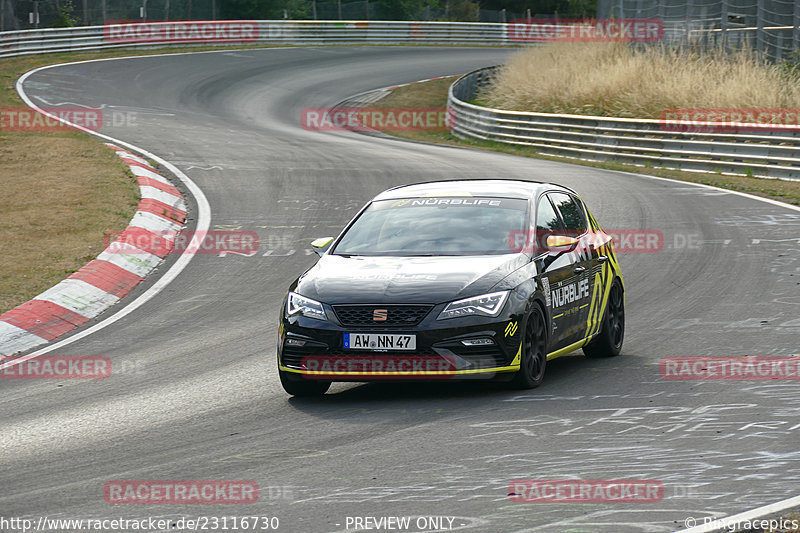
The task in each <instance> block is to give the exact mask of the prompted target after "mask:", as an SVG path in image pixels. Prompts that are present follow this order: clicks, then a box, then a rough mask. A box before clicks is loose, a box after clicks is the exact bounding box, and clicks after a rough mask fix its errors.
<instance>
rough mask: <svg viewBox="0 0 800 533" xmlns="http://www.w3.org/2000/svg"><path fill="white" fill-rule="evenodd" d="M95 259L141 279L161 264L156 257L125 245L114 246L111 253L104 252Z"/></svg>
mask: <svg viewBox="0 0 800 533" xmlns="http://www.w3.org/2000/svg"><path fill="white" fill-rule="evenodd" d="M97 259H99V260H101V261H108V262H109V263H113V264H115V265H117V266H118V267H120V268H122V269H125V270H127V271H128V272H132V273H133V274H135V275H137V276H140V277H142V278H144V277H146V276H147V274H148V273H149V272H150V271H151V270H153V269H154V268H155V267H156V265H158V264H159V263H160V262H161V258H160V257H158V256H157V255H153V254H151V253H149V252H146V251H144V250H140V249H139V248H136V247H134V246H131V245H129V244H125V243H118V244H115V245H114V249H113V251H108V250H106V251H104V252H103V253H101V254H100V255H98V256H97Z"/></svg>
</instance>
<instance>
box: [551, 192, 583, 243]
mask: <svg viewBox="0 0 800 533" xmlns="http://www.w3.org/2000/svg"><path fill="white" fill-rule="evenodd" d="M549 196H550V198H552V200H553V204H555V206H556V208H557V209H558V211H559V212H560V213H561V218H562V219H563V220H564V225H565V226H566V228H567V232H568V233H570V234H573V233H574V234H575V235H576V236H577V235H580V234H582V233H585V232H586V215H585V214H584V213H583V207H581V206H580V205H579V203H578V202H577V201H576V200H575V199H574V198H572V196H570V195H568V194H563V193H560V192H556V193H551V194H550V195H549Z"/></svg>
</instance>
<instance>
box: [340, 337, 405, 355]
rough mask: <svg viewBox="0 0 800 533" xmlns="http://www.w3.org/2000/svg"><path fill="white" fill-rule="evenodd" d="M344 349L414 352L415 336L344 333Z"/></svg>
mask: <svg viewBox="0 0 800 533" xmlns="http://www.w3.org/2000/svg"><path fill="white" fill-rule="evenodd" d="M344 347H345V348H346V349H348V350H409V351H410V350H416V349H417V336H416V335H391V334H384V333H345V334H344Z"/></svg>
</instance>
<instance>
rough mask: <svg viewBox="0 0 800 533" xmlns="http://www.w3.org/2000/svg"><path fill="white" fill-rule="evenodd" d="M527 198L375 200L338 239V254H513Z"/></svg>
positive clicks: (336, 251) (521, 226)
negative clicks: (512, 245) (511, 247)
mask: <svg viewBox="0 0 800 533" xmlns="http://www.w3.org/2000/svg"><path fill="white" fill-rule="evenodd" d="M527 209H528V201H527V200H522V199H516V198H476V197H455V198H409V199H404V200H380V201H377V202H373V203H372V204H370V206H369V207H368V208H367V209H366V210H365V211H364V212H363V213H362V214H361V216H360V217H359V218H358V220H356V221H355V223H354V224H353V225H352V226H351V227H350V229H348V230H347V233H345V235H344V236H343V237H342V239H341V241H339V244H338V245H337V246H336V249H335V250H334V251H333V253H334V254H342V255H394V256H414V255H486V254H508V253H513V252H512V250H511V249H510V247H509V239H510V238H511V236H513V235H514V232H519V231H520V228H524V227H525V221H526V215H527Z"/></svg>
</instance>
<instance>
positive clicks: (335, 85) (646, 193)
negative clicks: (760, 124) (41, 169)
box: [0, 47, 800, 533]
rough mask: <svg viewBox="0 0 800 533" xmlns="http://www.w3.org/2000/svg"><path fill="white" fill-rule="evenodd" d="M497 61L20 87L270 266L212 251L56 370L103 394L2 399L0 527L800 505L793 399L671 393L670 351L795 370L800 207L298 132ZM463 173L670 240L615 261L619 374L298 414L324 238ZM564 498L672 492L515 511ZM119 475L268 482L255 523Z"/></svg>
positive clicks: (296, 53)
mask: <svg viewBox="0 0 800 533" xmlns="http://www.w3.org/2000/svg"><path fill="white" fill-rule="evenodd" d="M507 53H509V52H508V50H503V49H488V48H482V49H477V48H452V47H449V48H410V47H397V48H380V47H378V48H358V47H337V48H322V47H316V48H286V49H265V50H246V51H237V52H217V53H202V54H192V55H173V56H161V57H159V56H155V57H147V58H133V59H124V60H116V61H102V62H93V63H84V64H75V65H68V66H64V67H58V68H54V69H50V70H45V71H42V72H39V73H36V74H34V75H32V76H30V77H29V78H28V80H27V81H26V82H25V90H26V92H27V94H28V96H30V97H31V98H32V99H33V100H34V101H35V102H37V103H39V104H40V105H75V104H80V105H85V106H90V107H102V108H103V109H104V110H105V111H106V112H108V111H109V110H111V111H112V112H119V113H128V114H129V115H128V116H129V117H133V119H134V120H132V121H130V120H129V121H128V122H127V123H125V124H119V125H117V126H116V127H114V126H113V125H112V126H110V127H105V128H104V129H103V133H106V134H108V135H111V136H113V137H115V138H118V139H121V140H123V141H126V142H130V143H133V144H135V145H136V146H139V147H141V148H144V149H147V150H149V151H151V152H153V153H155V154H158V155H159V156H161V157H163V158H164V159H166V160H168V161H170V162H172V163H174V164H175V165H177V166H178V167H179V168H180V169H181V170H182V171H184V172H185V173H186V174H187V175H189V176H190V177H191V178H192V180H194V181H195V182H196V183H197V184H198V185H199V186H200V187H201V188H202V190H203V191H204V193H205V195H206V196H207V197H208V200H209V203H210V205H211V211H212V220H211V228H212V229H242V230H253V231H256V232H258V234H259V238H260V242H261V248H260V251H259V253H258V254H256V255H255V256H251V257H245V256H241V255H234V254H227V255H224V256H222V257H220V256H219V255H217V254H202V255H197V256H196V257H194V259H192V261H191V262H190V263H189V265H188V267H187V268H186V269H185V270H184V271H183V273H182V274H181V275H180V276H179V277H178V278H177V279H176V280H175V281H173V282H172V283H171V284H170V285H168V286H167V288H166V289H165V290H163V291H162V292H160V293H159V294H158V295H157V296H156V297H155V298H153V299H151V300H150V301H149V302H147V303H146V304H145V305H144V306H142V307H141V308H139V309H137V310H136V311H134V312H133V313H131V314H130V315H128V316H127V317H125V318H123V319H122V320H120V321H118V322H116V323H114V324H113V325H111V326H109V327H107V328H105V329H102V330H100V331H99V332H97V333H95V334H93V335H90V336H88V337H86V338H83V339H81V340H78V341H76V342H75V343H73V344H71V345H69V346H67V347H66V348H64V349H62V350H59V351H58V352H57V353H59V354H65V355H105V356H109V357H110V358H111V359H112V361H113V364H114V368H117V369H120V371H118V372H115V373H114V374H113V375H112V376H111V377H110V378H108V379H104V380H72V381H60V382H59V381H54V380H4V381H3V382H2V383H0V387H2V392H1V393H0V421H1V422H0V428H2V430H1V431H0V450H2V453H0V487H2V491H0V515H3V516H5V517H28V518H33V519H37V518H38V517H39V516H47V517H48V518H50V519H52V518H58V517H60V518H84V519H85V518H103V517H109V518H111V517H123V518H125V517H128V518H145V517H148V516H153V517H168V518H175V519H177V518H179V517H181V516H186V517H197V516H209V517H210V516H218V517H221V516H229V517H231V516H244V515H248V516H276V517H278V518H279V519H280V529H279V531H286V532H299V533H302V532H312V533H316V532H337V531H346V530H348V529H347V525H348V524H349V523H348V521H347V517H365V516H372V517H385V516H412V517H420V516H425V517H450V518H453V517H455V520H454V521H453V525H452V527H453V528H454V529H460V530H470V531H481V532H484V531H485V532H520V531H537V532H539V531H541V532H560V531H573V532H578V531H592V532H596V531H608V532H615V533H616V532H624V531H647V532H659V531H672V530H674V529H679V528H681V527H682V526H683V524H684V520H685V519H686V518H687V517H697V518H698V519H699V520H702V517H704V516H712V515H714V516H721V515H724V514H730V513H733V512H737V511H742V510H745V509H749V508H752V507H756V506H760V505H764V504H766V503H770V502H773V501H776V500H781V499H784V498H788V497H790V496H794V495H796V494H797V493H798V492H800V491H798V484H797V480H798V479H800V451H798V446H797V442H798V441H800V439H798V435H800V419H798V416H797V413H798V408H800V394H798V385H797V383H798V382H797V381H789V380H773V381H703V382H698V381H667V380H664V379H662V378H661V377H660V374H659V360H660V358H662V357H667V356H703V355H706V356H707V355H719V356H741V355H760V356H788V355H791V354H796V353H798V351H800V350H798V345H799V344H800V343H799V342H798V339H799V338H800V318H798V316H800V241H799V240H798V238H797V235H798V230H799V229H800V212H798V211H795V210H791V209H788V208H785V207H781V206H778V205H773V204H770V203H766V202H762V201H756V200H753V199H750V198H746V197H742V196H739V195H735V194H731V193H726V192H720V191H717V190H713V189H706V188H700V187H694V186H690V185H687V184H681V183H676V182H670V181H665V180H657V179H652V178H646V177H642V176H636V175H629V174H622V173H616V172H611V171H604V170H599V169H591V168H587V167H581V166H576V165H569V164H562V163H555V162H548V161H538V160H533V159H526V158H521V157H515V156H510V155H503V154H498V153H490V152H483V151H475V150H467V149H459V148H450V147H443V146H430V145H424V144H419V143H412V142H406V141H399V140H392V139H385V138H381V137H374V136H367V135H361V134H358V133H351V132H315V131H307V130H304V129H302V128H301V126H300V113H301V110H302V109H303V108H305V107H324V106H331V105H334V104H336V103H338V102H340V101H342V100H344V99H346V98H348V97H349V96H351V95H354V94H356V93H359V92H362V91H367V90H371V89H375V88H379V87H384V86H389V85H394V84H399V83H406V82H411V81H414V80H418V79H423V78H430V77H434V76H441V75H447V74H457V73H463V72H467V71H469V70H472V69H475V68H478V67H482V66H488V65H492V64H497V63H500V62H502V60H503V58H504V57H505V56H506V54H507ZM465 177H466V178H477V177H513V178H526V179H533V180H548V181H555V182H558V183H561V184H564V185H567V186H569V187H573V188H575V189H576V190H577V191H578V192H579V193H580V194H581V196H582V197H583V198H584V199H585V200H586V201H587V203H588V205H589V206H590V208H591V209H592V211H593V212H594V214H595V216H596V217H597V219H598V221H599V222H600V223H601V224H602V225H603V226H604V227H605V228H607V229H652V230H658V231H660V232H662V234H663V237H664V239H663V249H662V250H661V251H659V252H654V253H627V254H621V262H622V267H623V272H624V274H625V276H626V285H627V295H626V297H627V333H626V339H625V346H624V348H623V355H621V356H620V357H617V358H614V359H609V360H588V359H585V358H583V356H582V355H581V354H580V353H579V352H578V353H576V354H574V356H569V357H565V358H562V359H558V360H556V361H553V362H552V363H550V364H548V369H547V375H546V377H545V383H544V384H543V386H542V387H540V388H539V389H536V390H533V391H527V392H525V393H520V392H514V391H508V390H504V389H503V388H501V387H499V386H497V385H491V384H487V383H484V382H477V383H476V382H467V383H460V384H458V383H447V384H399V385H394V384H392V385H388V384H370V385H358V384H350V385H344V384H338V385H334V387H332V389H331V391H330V392H329V393H328V394H327V395H325V396H324V397H323V398H321V399H311V400H308V399H291V398H290V397H289V396H287V395H286V394H285V393H284V391H283V390H282V388H281V386H280V383H279V381H278V377H277V373H276V361H275V344H276V338H277V313H278V309H279V307H280V303H281V301H282V299H283V298H284V296H285V292H286V288H287V286H288V284H289V283H290V282H291V280H292V279H293V278H294V277H296V276H297V275H298V274H299V273H301V272H302V271H303V270H304V269H305V268H307V267H309V266H310V265H312V264H313V262H314V258H315V256H314V255H310V252H308V251H307V250H308V249H309V247H308V245H307V243H308V242H309V241H310V240H312V239H313V238H316V237H321V236H326V235H334V234H336V233H337V231H338V230H339V229H340V228H341V227H342V225H343V224H344V223H345V222H346V221H347V220H348V219H349V218H350V217H351V216H352V215H353V214H354V213H355V211H356V210H357V209H358V208H359V207H360V206H361V205H363V203H364V202H366V201H367V200H368V199H369V198H371V197H372V196H373V195H374V194H376V193H377V192H379V191H381V190H383V189H385V188H388V187H390V186H394V185H400V184H406V183H413V182H417V181H425V180H438V179H457V178H465ZM64 179H69V175H68V173H65V176H64ZM134 297H135V296H134ZM130 299H132V298H129V300H130ZM54 353H55V352H54ZM561 478H581V479H642V480H658V481H660V482H662V483H663V485H664V497H663V499H662V500H661V501H660V502H657V503H647V504H644V503H627V504H619V503H618V504H612V503H581V504H576V503H524V504H523V503H514V502H512V501H510V499H509V497H508V488H509V482H510V481H512V480H514V479H561ZM112 480H254V481H256V482H257V483H258V484H259V486H260V488H261V495H260V499H259V501H258V502H257V503H255V504H251V505H214V506H202V505H110V504H108V503H106V501H105V500H104V497H103V487H104V484H105V483H106V482H108V481H112ZM351 523H352V522H350V524H351ZM413 523H414V522H413V521H412V524H413ZM349 530H350V531H353V528H352V525H351V527H350V529H349ZM173 531H175V529H173ZM411 531H419V529H411Z"/></svg>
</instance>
